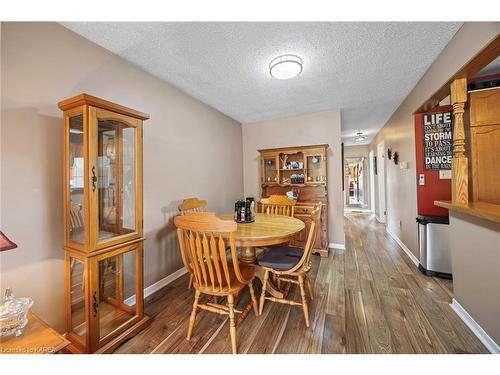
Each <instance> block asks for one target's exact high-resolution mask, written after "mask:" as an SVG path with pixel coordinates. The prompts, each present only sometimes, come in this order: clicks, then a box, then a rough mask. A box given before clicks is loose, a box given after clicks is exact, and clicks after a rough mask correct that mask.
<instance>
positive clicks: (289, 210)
mask: <svg viewBox="0 0 500 375" xmlns="http://www.w3.org/2000/svg"><path fill="white" fill-rule="evenodd" d="M260 205H261V212H262V213H264V214H272V215H284V216H293V215H294V213H295V212H294V210H295V201H293V200H291V199H288V197H287V196H286V195H271V196H270V197H269V198H262V199H261V200H260Z"/></svg>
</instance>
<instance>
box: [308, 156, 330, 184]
mask: <svg viewBox="0 0 500 375" xmlns="http://www.w3.org/2000/svg"><path fill="white" fill-rule="evenodd" d="M307 182H309V183H319V182H326V168H325V160H324V157H323V156H322V155H308V156H307Z"/></svg>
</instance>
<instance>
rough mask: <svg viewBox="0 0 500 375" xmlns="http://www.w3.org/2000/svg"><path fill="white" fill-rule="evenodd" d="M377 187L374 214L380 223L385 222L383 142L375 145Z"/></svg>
mask: <svg viewBox="0 0 500 375" xmlns="http://www.w3.org/2000/svg"><path fill="white" fill-rule="evenodd" d="M376 168H377V177H376V181H377V187H378V189H377V190H378V197H377V200H378V210H376V211H375V216H376V217H377V220H378V221H379V222H380V223H386V222H387V207H386V202H385V142H384V141H382V142H380V143H379V144H378V145H377V166H376Z"/></svg>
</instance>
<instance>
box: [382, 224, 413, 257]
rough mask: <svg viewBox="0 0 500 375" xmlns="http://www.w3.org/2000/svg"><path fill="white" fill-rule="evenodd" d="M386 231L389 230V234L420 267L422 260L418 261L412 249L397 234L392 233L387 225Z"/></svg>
mask: <svg viewBox="0 0 500 375" xmlns="http://www.w3.org/2000/svg"><path fill="white" fill-rule="evenodd" d="M385 231H386V232H387V234H388V235H389V236H391V237H392V239H393V240H394V241H396V242H397V243H398V245H399V246H400V247H401V248H402V249H403V251H404V252H405V253H406V255H408V258H410V259H411V261H412V262H413V263H414V264H415V266H417V267H418V265H419V264H420V262H419V261H418V259H417V257H416V256H415V255H414V254H413V253H412V252H411V250H410V249H408V248H407V247H406V245H405V244H404V243H403V241H401V240H400V239H399V237H398V236H396V235H395V234H393V233H391V232H390V231H389V229H387V227H386V228H385Z"/></svg>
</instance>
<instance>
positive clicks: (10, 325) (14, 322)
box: [0, 297, 33, 337]
mask: <svg viewBox="0 0 500 375" xmlns="http://www.w3.org/2000/svg"><path fill="white" fill-rule="evenodd" d="M31 306H33V300H32V299H31V298H29V297H22V298H11V299H8V300H6V301H5V302H4V303H2V304H1V305H0V337H2V336H9V335H12V334H15V335H16V336H20V335H21V334H22V329H23V328H24V327H26V324H28V317H27V315H28V311H29V309H30V308H31Z"/></svg>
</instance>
